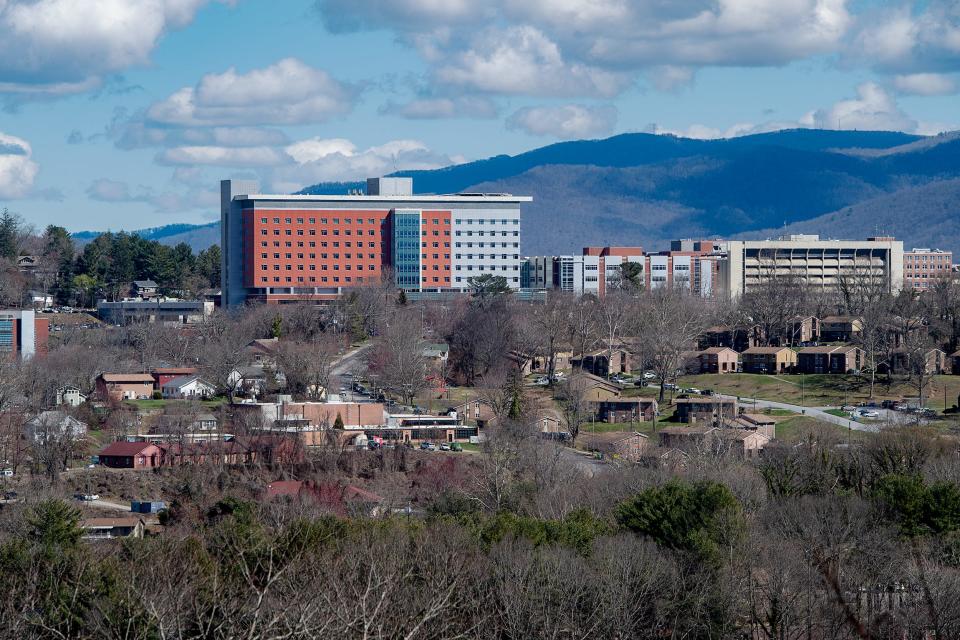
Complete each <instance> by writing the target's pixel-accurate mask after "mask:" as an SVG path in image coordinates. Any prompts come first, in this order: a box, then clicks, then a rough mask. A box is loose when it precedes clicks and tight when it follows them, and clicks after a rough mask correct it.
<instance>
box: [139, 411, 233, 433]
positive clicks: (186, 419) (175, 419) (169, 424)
mask: <svg viewBox="0 0 960 640" xmlns="http://www.w3.org/2000/svg"><path fill="white" fill-rule="evenodd" d="M218 425H219V420H217V416H216V415H214V414H213V413H210V412H209V411H203V412H200V413H191V412H189V411H187V412H183V413H178V412H171V413H164V414H163V415H159V416H157V417H156V419H155V420H154V423H153V425H152V426H151V427H150V434H153V435H179V434H182V433H189V434H197V433H203V432H211V431H217V427H218Z"/></svg>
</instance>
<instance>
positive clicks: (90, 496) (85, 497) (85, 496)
mask: <svg viewBox="0 0 960 640" xmlns="http://www.w3.org/2000/svg"><path fill="white" fill-rule="evenodd" d="M73 497H74V498H76V499H77V500H81V501H83V502H93V501H94V500H99V499H100V496H99V495H98V494H96V493H78V494H75V495H74V496H73Z"/></svg>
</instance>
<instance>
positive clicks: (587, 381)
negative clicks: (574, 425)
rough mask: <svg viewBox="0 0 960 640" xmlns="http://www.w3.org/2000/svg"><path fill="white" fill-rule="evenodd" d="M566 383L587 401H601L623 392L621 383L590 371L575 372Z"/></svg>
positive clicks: (618, 395) (615, 396)
mask: <svg viewBox="0 0 960 640" xmlns="http://www.w3.org/2000/svg"><path fill="white" fill-rule="evenodd" d="M564 384H565V385H566V386H567V387H568V388H569V389H570V390H571V391H573V392H576V393H579V394H580V396H581V397H582V398H583V399H584V400H587V401H593V402H600V401H602V400H610V399H612V398H619V397H620V396H621V395H622V394H623V387H621V386H620V385H618V384H615V383H613V382H610V381H609V380H604V379H603V378H601V377H599V376H595V375H592V374H589V373H574V374H573V375H571V376H570V378H569V379H568V380H567V381H566V382H565V383H564Z"/></svg>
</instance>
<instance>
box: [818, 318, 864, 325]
mask: <svg viewBox="0 0 960 640" xmlns="http://www.w3.org/2000/svg"><path fill="white" fill-rule="evenodd" d="M820 322H821V324H823V323H827V322H832V323H840V322H860V318H857V317H854V316H826V317H824V318H823V319H821V320H820Z"/></svg>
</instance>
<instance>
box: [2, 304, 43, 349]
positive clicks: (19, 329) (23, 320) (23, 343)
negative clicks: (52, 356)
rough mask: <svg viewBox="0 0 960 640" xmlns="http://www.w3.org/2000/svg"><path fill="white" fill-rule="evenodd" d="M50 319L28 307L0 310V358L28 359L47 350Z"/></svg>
mask: <svg viewBox="0 0 960 640" xmlns="http://www.w3.org/2000/svg"><path fill="white" fill-rule="evenodd" d="M49 334H50V321H49V320H48V319H47V318H40V317H37V314H36V312H35V311H33V310H30V309H2V310H0V360H12V359H17V358H21V359H28V358H32V357H33V356H35V355H37V354H38V353H41V354H42V353H45V352H46V350H47V337H48V336H49Z"/></svg>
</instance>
